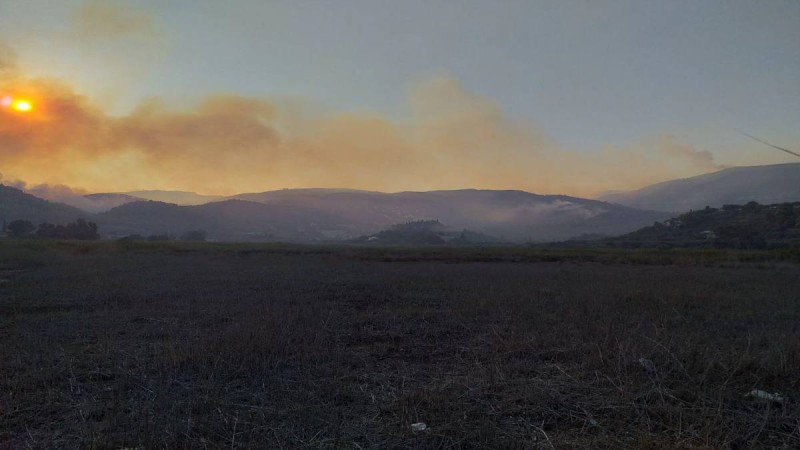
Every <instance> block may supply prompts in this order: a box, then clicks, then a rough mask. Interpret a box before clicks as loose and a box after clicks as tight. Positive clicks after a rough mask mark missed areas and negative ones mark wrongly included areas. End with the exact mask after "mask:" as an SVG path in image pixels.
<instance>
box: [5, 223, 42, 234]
mask: <svg viewBox="0 0 800 450" xmlns="http://www.w3.org/2000/svg"><path fill="white" fill-rule="evenodd" d="M35 229H36V227H35V226H33V224H32V223H31V221H30V220H14V221H12V222H11V223H9V224H8V225H7V226H6V231H7V232H8V235H9V236H11V237H18V238H19V237H25V236H30V234H31V233H33V231H34V230H35Z"/></svg>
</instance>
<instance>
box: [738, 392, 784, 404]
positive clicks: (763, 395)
mask: <svg viewBox="0 0 800 450" xmlns="http://www.w3.org/2000/svg"><path fill="white" fill-rule="evenodd" d="M744 396H745V397H753V398H757V399H759V400H767V401H770V402H776V403H783V396H782V395H781V394H778V393H777V392H776V393H774V394H770V393H769V392H767V391H762V390H760V389H753V390H752V391H750V392H748V393H747V394H744Z"/></svg>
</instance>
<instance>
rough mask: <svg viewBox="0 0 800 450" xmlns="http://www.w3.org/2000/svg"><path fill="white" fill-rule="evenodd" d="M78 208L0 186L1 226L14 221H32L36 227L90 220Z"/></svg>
mask: <svg viewBox="0 0 800 450" xmlns="http://www.w3.org/2000/svg"><path fill="white" fill-rule="evenodd" d="M89 217H91V214H87V213H86V212H85V211H82V210H80V209H78V208H75V207H72V206H68V205H65V204H62V203H55V202H49V201H47V200H43V199H41V198H39V197H36V196H33V195H31V194H27V193H25V192H23V191H21V190H19V189H17V188H13V187H10V186H5V185H2V184H0V224H2V222H3V221H5V222H6V223H8V222H11V221H12V220H17V219H24V220H30V221H31V222H33V223H34V224H35V225H38V224H40V223H42V222H50V223H67V222H74V221H75V220H76V219H78V218H89Z"/></svg>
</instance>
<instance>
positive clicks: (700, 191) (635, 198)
mask: <svg viewBox="0 0 800 450" xmlns="http://www.w3.org/2000/svg"><path fill="white" fill-rule="evenodd" d="M601 199H602V200H606V201H609V202H614V203H619V204H622V205H626V206H630V207H633V208H642V209H655V210H659V211H689V210H692V209H701V208H705V207H706V206H712V207H720V206H722V205H726V204H740V205H741V204H745V203H747V202H750V201H756V202H759V203H764V204H772V203H782V202H795V201H800V163H792V164H775V165H769V166H752V167H732V168H729V169H724V170H721V171H719V172H714V173H709V174H705V175H700V176H696V177H691V178H683V179H679V180H672V181H666V182H664V183H658V184H654V185H652V186H647V187H645V188H642V189H639V190H635V191H630V192H615V193H609V194H605V195H604V196H601Z"/></svg>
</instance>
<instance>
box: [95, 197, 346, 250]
mask: <svg viewBox="0 0 800 450" xmlns="http://www.w3.org/2000/svg"><path fill="white" fill-rule="evenodd" d="M97 222H98V224H99V225H100V229H101V231H102V232H103V233H104V234H106V235H111V236H125V235H128V234H142V235H148V234H169V235H172V236H180V235H181V234H183V233H185V232H187V231H190V230H198V229H200V230H204V231H206V232H207V233H208V236H209V238H211V239H215V240H229V241H275V240H281V241H298V242H302V241H321V240H337V239H341V238H344V237H346V236H353V235H354V233H356V230H354V229H351V227H350V225H349V223H348V222H347V220H345V219H342V218H339V217H333V216H330V215H328V214H327V213H324V212H320V211H314V210H309V209H307V208H303V207H295V206H292V205H265V204H262V203H256V202H247V201H242V200H225V201H221V202H214V203H207V204H204V205H195V206H179V205H175V204H170V203H164V202H155V201H141V202H133V203H127V204H125V205H122V206H119V207H116V208H114V209H111V210H109V211H107V212H104V213H101V214H98V215H97Z"/></svg>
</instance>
